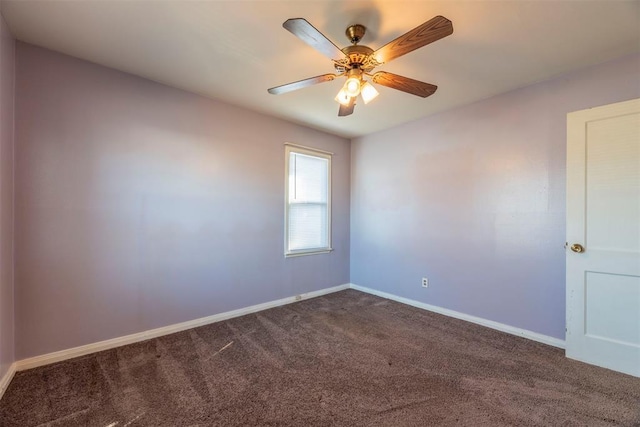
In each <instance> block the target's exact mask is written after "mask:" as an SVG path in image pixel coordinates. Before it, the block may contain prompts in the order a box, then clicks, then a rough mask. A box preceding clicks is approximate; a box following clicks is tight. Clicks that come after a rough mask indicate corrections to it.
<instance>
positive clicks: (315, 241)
mask: <svg viewBox="0 0 640 427" xmlns="http://www.w3.org/2000/svg"><path fill="white" fill-rule="evenodd" d="M327 222H328V221H327V205H326V204H320V203H293V204H291V205H290V206H289V250H290V251H296V250H301V249H313V248H326V247H328V246H329V242H328V233H327Z"/></svg>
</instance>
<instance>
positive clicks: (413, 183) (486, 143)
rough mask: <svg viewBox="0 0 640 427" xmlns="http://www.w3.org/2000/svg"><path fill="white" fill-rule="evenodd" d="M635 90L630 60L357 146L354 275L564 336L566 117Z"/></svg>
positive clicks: (638, 76) (635, 59) (637, 77)
mask: <svg viewBox="0 0 640 427" xmlns="http://www.w3.org/2000/svg"><path fill="white" fill-rule="evenodd" d="M440 90H446V88H440ZM435 96H436V97H437V94H436V95H435ZM639 96H640V56H637V55H634V56H631V57H626V58H623V59H620V60H617V61H614V62H610V63H606V64H603V65H600V66H596V67H593V68H589V69H585V70H582V71H578V72H574V73H572V74H568V75H564V76H561V77H559V78H556V79H553V80H550V81H547V82H543V83H539V84H535V85H533V86H529V87H527V88H524V89H521V90H516V91H513V92H510V93H507V94H504V95H500V96H496V97H494V98H491V99H487V100H484V101H481V102H478V103H475V104H472V105H469V106H465V107H462V108H457V109H454V110H451V111H448V112H445V113H442V114H438V115H435V116H431V117H429V118H425V119H422V120H419V121H416V122H412V123H409V124H406V125H403V126H400V127H397V128H394V129H391V130H388V131H384V132H380V133H376V134H373V135H370V136H366V137H363V138H358V139H356V140H354V141H352V151H351V158H352V169H351V177H352V183H351V281H352V282H353V283H356V284H358V285H361V286H366V287H370V288H374V289H377V290H380V291H384V292H389V293H392V294H395V295H398V296H402V297H406V298H411V299H414V300H417V301H422V302H425V303H428V304H433V305H436V306H440V307H445V308H448V309H452V310H456V311H459V312H462V313H467V314H471V315H474V316H478V317H482V318H485V319H490V320H494V321H497V322H502V323H505V324H507V325H512V326H515V327H519V328H524V329H527V330H531V331H534V332H538V333H541V334H545V335H549V336H552V337H557V338H562V339H564V325H565V254H564V249H563V245H564V241H565V159H566V155H565V140H566V114H567V113H568V112H570V111H575V110H580V109H585V108H589V107H594V106H598V105H604V104H609V103H613V102H617V101H623V100H627V99H631V98H637V97H639ZM425 102H429V100H426V101H425ZM433 102H437V100H436V99H434V100H433ZM421 277H428V278H429V280H430V285H429V288H428V289H423V288H421V285H420V280H421Z"/></svg>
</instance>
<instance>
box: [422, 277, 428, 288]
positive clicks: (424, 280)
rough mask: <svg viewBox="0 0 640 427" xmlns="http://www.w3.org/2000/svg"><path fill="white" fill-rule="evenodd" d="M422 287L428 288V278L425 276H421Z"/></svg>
mask: <svg viewBox="0 0 640 427" xmlns="http://www.w3.org/2000/svg"><path fill="white" fill-rule="evenodd" d="M422 287H423V288H428V287H429V279H427V278H426V277H423V278H422Z"/></svg>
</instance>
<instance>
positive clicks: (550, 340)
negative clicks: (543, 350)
mask: <svg viewBox="0 0 640 427" xmlns="http://www.w3.org/2000/svg"><path fill="white" fill-rule="evenodd" d="M349 287H350V288H351V289H355V290H357V291H361V292H366V293H368V294H372V295H376V296H379V297H382V298H386V299H390V300H393V301H397V302H400V303H402V304H407V305H410V306H413V307H417V308H421V309H423V310H427V311H432V312H434V313H438V314H444V315H445V316H449V317H455V318H456V319H460V320H466V321H467V322H471V323H475V324H478V325H482V326H486V327H487V328H491V329H496V330H498V331H501V332H506V333H507V334H511V335H516V336H519V337H523V338H528V339H530V340H533V341H538V342H541V343H543V344H547V345H550V346H553V347H558V348H565V341H564V340H561V339H559V338H554V337H550V336H548V335H543V334H539V333H537V332H532V331H528V330H526V329H521V328H516V327H515V326H509V325H505V324H504V323H499V322H494V321H493V320H487V319H483V318H481V317H476V316H472V315H470V314H465V313H460V312H458V311H454V310H449V309H448V308H442V307H438V306H435V305H431V304H425V303H423V302H420V301H416V300H412V299H409V298H403V297H399V296H397V295H393V294H389V293H387V292H382V291H378V290H375V289H371V288H365V287H364V286H358V285H355V284H353V283H350V284H349Z"/></svg>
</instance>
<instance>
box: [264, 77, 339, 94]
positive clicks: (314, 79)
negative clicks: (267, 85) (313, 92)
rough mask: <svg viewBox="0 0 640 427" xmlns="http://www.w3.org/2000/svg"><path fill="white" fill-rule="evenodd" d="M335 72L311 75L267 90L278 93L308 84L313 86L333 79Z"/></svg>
mask: <svg viewBox="0 0 640 427" xmlns="http://www.w3.org/2000/svg"><path fill="white" fill-rule="evenodd" d="M335 78H336V75H335V74H323V75H321V76H316V77H311V78H308V79H304V80H298V81H297V82H293V83H287V84H286V85H281V86H276V87H272V88H271V89H267V91H268V92H269V93H270V94H272V95H280V94H282V93H287V92H291V91H293V90H298V89H302V88H305V87H308V86H313V85H315V84H318V83H324V82H330V81H331V80H333V79H335Z"/></svg>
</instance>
